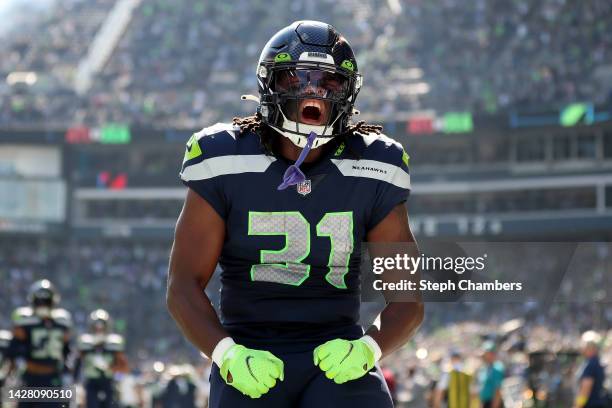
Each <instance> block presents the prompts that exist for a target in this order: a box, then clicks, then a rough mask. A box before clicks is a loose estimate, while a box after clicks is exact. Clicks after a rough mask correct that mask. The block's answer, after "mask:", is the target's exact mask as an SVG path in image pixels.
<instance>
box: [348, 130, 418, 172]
mask: <svg viewBox="0 0 612 408" xmlns="http://www.w3.org/2000/svg"><path fill="white" fill-rule="evenodd" d="M356 135H359V136H361V137H362V138H363V142H364V143H365V146H366V148H365V151H364V156H368V157H367V158H373V159H380V160H381V161H384V162H387V163H391V164H399V163H398V162H399V160H398V159H400V160H401V162H403V164H404V165H405V166H408V161H409V156H408V154H407V153H406V152H405V151H404V147H403V146H402V145H401V144H400V143H399V142H397V141H396V140H395V139H393V138H391V137H389V136H387V135H385V134H383V133H381V134H376V133H356Z"/></svg>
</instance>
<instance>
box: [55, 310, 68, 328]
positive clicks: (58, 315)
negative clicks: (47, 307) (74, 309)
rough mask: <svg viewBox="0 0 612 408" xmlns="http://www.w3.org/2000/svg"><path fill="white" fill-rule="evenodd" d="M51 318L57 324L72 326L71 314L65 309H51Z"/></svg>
mask: <svg viewBox="0 0 612 408" xmlns="http://www.w3.org/2000/svg"><path fill="white" fill-rule="evenodd" d="M51 318H52V319H53V321H54V322H55V323H57V324H61V325H62V326H66V327H72V315H71V314H70V312H69V311H67V310H66V309H53V310H52V311H51Z"/></svg>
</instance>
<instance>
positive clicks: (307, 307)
mask: <svg viewBox="0 0 612 408" xmlns="http://www.w3.org/2000/svg"><path fill="white" fill-rule="evenodd" d="M291 164H293V163H292V162H290V161H287V160H286V159H284V158H283V157H280V156H274V155H272V154H267V153H266V152H265V151H264V149H263V148H262V147H261V144H260V140H259V137H258V135H257V134H255V133H253V132H241V131H240V129H239V128H238V127H234V126H232V125H227V124H217V125H215V126H212V127H210V128H207V129H204V130H202V131H201V132H199V133H196V134H194V135H193V136H192V138H191V139H190V140H189V142H188V143H187V151H186V152H185V159H184V162H183V167H182V170H181V174H180V176H181V179H182V181H183V182H184V183H185V184H186V185H187V186H188V187H189V188H191V189H193V190H194V191H195V192H196V193H197V194H199V195H200V196H201V197H203V198H204V199H205V200H206V201H207V202H208V203H210V205H211V206H212V207H213V208H214V209H215V210H216V212H217V213H219V215H220V216H221V217H222V218H223V219H224V220H225V223H226V237H225V243H224V246H223V250H222V254H221V257H220V259H219V263H220V265H221V267H222V273H221V284H222V288H221V305H220V308H221V322H222V324H223V326H224V327H225V328H226V330H227V331H228V332H229V333H230V334H231V335H232V336H233V337H236V338H238V339H240V340H241V341H243V342H245V343H247V344H248V343H251V344H255V343H257V342H258V341H260V340H261V341H265V343H266V344H269V343H274V342H277V343H289V342H293V343H295V342H318V341H323V340H327V339H330V338H333V337H337V336H338V335H344V336H345V337H350V336H355V337H357V336H360V335H361V334H362V331H361V328H360V327H358V326H357V321H358V318H359V303H360V287H359V282H360V279H359V263H360V248H361V243H362V241H364V239H365V236H366V233H367V231H369V230H370V229H372V228H373V227H374V226H376V225H377V224H378V223H379V222H380V221H381V220H382V219H383V218H384V217H385V216H386V215H387V214H388V213H389V212H390V211H391V209H392V208H393V207H394V206H396V205H397V204H399V203H402V202H404V201H405V200H406V199H407V196H408V193H409V189H410V176H409V174H408V167H407V164H408V156H407V155H406V153H404V151H403V149H402V147H401V145H399V144H398V143H397V142H395V141H393V140H392V139H390V138H388V137H386V136H383V135H373V134H369V135H360V134H355V135H353V136H351V137H348V138H346V140H345V141H344V142H342V143H340V142H339V141H338V142H336V143H335V144H334V145H330V146H329V147H328V148H327V149H326V152H325V154H324V155H323V157H321V158H320V159H319V160H317V161H316V162H315V163H310V164H304V165H302V166H301V169H302V170H303V171H304V174H305V175H306V178H307V180H306V182H304V183H301V184H299V185H297V186H292V187H289V188H288V189H286V190H284V191H278V190H277V187H278V185H279V184H280V182H281V180H282V177H283V174H284V173H285V170H286V169H287V168H288V166H290V165H291Z"/></svg>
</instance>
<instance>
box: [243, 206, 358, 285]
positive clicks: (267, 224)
mask: <svg viewBox="0 0 612 408" xmlns="http://www.w3.org/2000/svg"><path fill="white" fill-rule="evenodd" d="M316 232H317V236H320V237H328V238H329V240H330V241H331V251H330V254H329V260H328V262H327V269H328V272H327V274H326V275H325V280H327V282H329V283H330V284H331V285H333V286H335V287H337V288H339V289H346V283H345V282H344V275H346V274H347V272H348V265H349V259H350V257H351V254H352V253H353V246H354V243H353V212H352V211H345V212H330V213H326V214H325V215H324V216H323V218H321V220H320V221H319V223H318V224H317V227H316ZM249 235H284V236H285V246H284V247H283V248H282V249H279V250H261V251H260V255H259V258H260V259H259V264H257V265H253V266H252V267H251V280H253V281H264V282H275V283H283V284H286V285H295V286H299V285H301V284H302V283H303V282H304V281H305V280H306V279H308V276H309V275H310V265H308V264H306V263H302V261H303V260H304V259H306V257H307V256H308V254H310V224H309V223H308V221H307V220H306V218H304V216H303V215H302V214H301V213H300V212H299V211H287V212H256V211H250V212H249Z"/></svg>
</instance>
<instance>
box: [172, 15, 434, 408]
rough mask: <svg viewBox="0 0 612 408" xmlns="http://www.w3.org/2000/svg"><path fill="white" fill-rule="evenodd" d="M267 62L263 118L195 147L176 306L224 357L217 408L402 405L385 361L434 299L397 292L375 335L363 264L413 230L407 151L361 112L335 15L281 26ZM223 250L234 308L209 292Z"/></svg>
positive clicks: (225, 294)
mask: <svg viewBox="0 0 612 408" xmlns="http://www.w3.org/2000/svg"><path fill="white" fill-rule="evenodd" d="M256 74H257V80H258V84H259V95H260V97H259V99H258V102H259V106H258V109H257V113H256V115H254V116H251V117H247V118H235V119H234V123H233V124H217V125H215V126H212V127H209V128H206V129H204V130H202V131H201V132H199V133H196V134H194V135H193V136H192V137H191V139H190V140H189V141H188V143H187V150H186V152H185V157H184V161H183V166H182V169H181V173H180V177H181V179H182V181H183V182H184V183H185V184H186V185H187V186H188V187H189V188H188V191H187V196H186V199H185V203H184V206H183V209H182V212H181V215H180V216H179V219H178V222H177V226H176V232H175V239H174V244H173V248H172V253H171V259H170V267H169V279H168V291H167V304H168V308H169V310H170V312H171V314H172V315H173V317H174V319H175V320H176V321H177V323H178V325H179V326H180V328H181V329H182V331H183V333H184V334H185V336H186V337H187V338H188V339H189V340H190V341H191V342H193V343H194V344H195V345H196V346H197V347H198V348H199V349H200V350H202V351H203V352H204V353H205V354H207V355H208V356H210V357H211V359H212V360H213V362H214V364H213V367H212V372H211V378H210V381H211V390H210V402H209V404H210V407H212V408H218V407H266V408H271V407H315V406H316V407H349V406H350V407H352V408H359V407H380V408H384V407H391V406H392V401H391V397H390V395H389V391H388V389H387V386H386V385H385V380H384V378H383V375H382V373H381V371H380V369H379V368H378V366H377V364H376V363H377V361H378V360H380V358H381V357H382V356H385V355H388V354H390V353H392V352H393V351H394V350H395V349H397V348H398V347H400V346H402V345H403V344H404V343H405V342H406V341H407V340H408V339H409V338H410V337H411V335H412V334H413V333H414V332H415V330H416V329H417V327H418V326H419V324H420V322H421V320H422V318H423V305H422V303H421V302H420V301H419V300H418V299H415V300H414V301H413V302H405V303H399V302H390V303H388V304H387V306H386V308H385V310H384V311H383V312H382V313H381V315H380V327H379V328H378V327H376V326H372V327H371V328H369V329H367V331H366V332H365V333H364V332H363V330H362V328H361V327H360V326H359V325H358V324H357V322H358V317H359V306H360V285H359V279H360V277H359V265H360V256H361V254H360V252H361V244H362V243H363V242H365V241H368V242H370V243H380V242H404V243H413V242H414V238H413V236H412V233H411V232H410V229H409V225H408V216H407V210H406V206H405V201H406V199H407V197H408V193H409V190H410V176H409V174H408V155H407V154H406V153H405V152H404V150H403V148H402V146H401V145H400V144H398V143H397V142H395V141H393V140H392V139H390V138H388V137H386V136H384V135H382V134H381V133H380V131H381V127H379V126H372V125H367V124H365V123H364V122H359V123H357V124H353V123H352V122H351V120H350V119H351V116H352V114H353V113H354V110H353V105H354V102H355V99H356V97H357V94H358V93H359V90H360V88H361V75H360V74H359V72H358V68H357V62H356V61H355V57H354V54H353V50H352V48H351V46H350V45H349V43H348V41H347V40H346V39H345V38H344V37H343V36H342V35H341V34H340V33H338V31H336V29H335V28H334V27H332V26H330V25H328V24H325V23H321V22H316V21H298V22H295V23H293V24H291V25H290V26H288V27H285V28H283V29H282V30H280V31H279V32H278V33H276V34H275V35H274V36H273V37H272V39H270V41H269V42H268V43H267V44H266V46H265V47H264V49H263V51H262V53H261V56H260V59H259V63H258V67H257V73H256ZM243 99H257V98H255V97H243ZM412 248H416V247H415V246H414V245H412ZM407 251H408V250H407ZM409 251H410V252H411V254H412V255H413V256H415V255H417V252H416V249H410V250H409ZM217 262H219V263H220V265H221V267H222V274H221V284H222V287H221V298H220V303H221V304H220V308H221V317H220V319H219V318H218V317H217V315H216V314H215V311H214V309H213V307H212V306H211V304H210V300H209V298H208V297H207V296H206V295H205V293H204V291H203V288H205V287H206V285H207V283H208V281H209V279H210V277H211V275H212V273H213V271H214V270H215V265H216V264H217Z"/></svg>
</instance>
